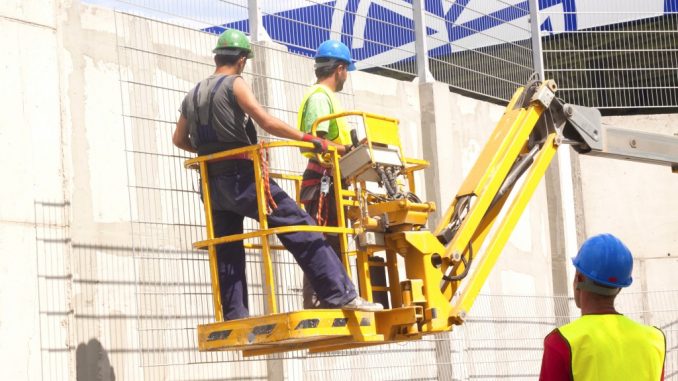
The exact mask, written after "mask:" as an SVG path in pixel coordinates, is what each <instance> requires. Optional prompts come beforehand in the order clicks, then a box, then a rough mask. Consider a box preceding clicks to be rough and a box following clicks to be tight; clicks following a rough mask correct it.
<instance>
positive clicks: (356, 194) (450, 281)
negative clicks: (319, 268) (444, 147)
mask: <svg viewBox="0 0 678 381" xmlns="http://www.w3.org/2000/svg"><path fill="white" fill-rule="evenodd" d="M556 92H557V86H556V84H555V82H553V81H552V80H548V81H543V82H542V81H537V80H535V81H532V82H530V83H528V84H527V85H526V86H524V87H521V88H519V89H518V90H517V91H516V92H515V94H514V95H513V98H512V99H511V101H510V102H509V104H508V106H507V107H506V110H505V112H504V114H503V116H502V118H501V120H500V121H499V123H498V125H497V127H496V128H495V130H494V132H493V133H492V135H491V136H490V139H489V140H488V142H487V143H486V145H485V147H484V149H483V150H482V152H481V153H480V156H479V157H478V159H477V161H476V163H475V165H474V167H473V168H472V170H471V172H470V173H469V174H468V176H467V177H466V179H465V181H464V182H463V184H462V186H461V188H460V190H459V192H458V193H457V195H456V197H455V199H454V201H453V202H452V205H450V207H449V208H448V209H447V211H446V212H445V214H444V215H443V217H442V219H441V221H440V223H439V224H438V226H436V227H435V229H434V230H428V229H427V228H426V224H427V220H428V216H429V214H430V213H431V212H433V211H434V210H435V205H434V204H433V203H430V202H422V201H420V200H419V198H418V197H417V196H416V195H415V186H414V173H415V172H416V171H418V170H421V169H424V168H426V167H427V166H428V163H427V162H425V161H423V160H417V159H411V158H406V157H405V156H404V154H403V150H402V146H401V143H400V139H399V135H398V121H397V120H396V119H393V118H389V117H385V116H379V115H374V114H369V113H364V112H357V111H352V112H344V113H340V114H334V115H329V116H327V117H324V118H321V119H319V120H317V121H316V122H315V124H314V127H313V132H315V128H316V126H317V125H318V123H320V122H322V121H325V120H329V119H335V118H343V117H348V116H351V117H358V118H361V119H362V125H363V127H364V137H365V139H363V140H362V142H360V144H357V143H358V142H357V139H356V142H354V143H356V146H357V147H356V148H355V149H353V150H352V151H351V152H349V153H348V154H346V155H345V156H343V157H341V158H340V157H339V155H337V153H336V151H335V150H334V149H330V152H329V153H328V154H326V155H323V156H320V155H319V156H318V159H319V160H320V161H321V162H322V163H324V164H325V165H326V166H327V167H328V170H329V171H331V172H332V174H333V178H335V179H342V180H343V181H344V183H345V184H347V185H348V186H347V187H346V188H345V189H342V187H341V186H342V184H341V182H340V181H335V182H334V184H333V186H334V191H335V194H336V195H340V196H337V197H336V208H337V217H338V221H339V225H338V226H286V227H278V228H269V227H268V225H267V221H266V214H265V211H266V198H265V194H264V186H263V183H262V181H263V180H262V170H261V164H262V159H261V157H260V155H259V151H260V149H261V147H260V146H250V147H244V148H239V149H235V150H230V151H224V152H220V153H216V154H212V155H206V156H200V157H197V158H195V159H191V160H188V161H186V167H189V168H196V169H199V170H200V175H201V176H200V177H201V182H202V189H203V191H204V192H205V193H204V197H203V199H204V201H205V203H204V206H205V215H206V228H207V239H206V240H204V241H200V242H196V243H194V247H196V248H198V249H206V250H208V252H209V262H210V274H211V282H212V294H213V302H214V314H215V320H216V322H214V323H211V324H205V325H200V326H198V339H199V349H200V350H201V351H214V350H242V351H243V354H244V355H245V356H254V355H264V354H269V353H276V352H284V351H290V350H298V349H309V350H310V351H311V352H323V351H333V350H341V349H347V348H355V347H361V346H367V345H375V344H384V343H390V342H397V341H405V340H416V339H420V338H421V337H422V336H423V335H426V334H433V333H438V332H444V331H448V330H450V329H451V328H452V326H453V325H455V324H462V323H463V322H464V320H465V318H466V314H467V313H468V311H469V310H470V308H471V306H472V305H473V302H474V301H475V298H476V296H477V295H478V293H479V291H480V289H481V288H482V285H483V284H484V282H485V280H486V279H487V277H488V276H489V273H490V271H491V269H492V267H493V266H494V264H495V263H496V261H497V259H498V257H499V254H500V253H501V251H502V249H503V248H504V246H505V244H506V242H507V241H508V239H509V237H510V234H511V232H512V231H513V228H514V227H515V225H516V223H517V222H518V220H519V218H520V216H521V214H522V212H523V211H524V209H525V207H526V205H527V203H528V201H529V200H530V198H531V197H532V194H533V193H534V191H535V189H536V187H537V185H538V184H539V182H540V180H541V178H542V177H543V176H544V174H545V172H546V169H547V167H548V165H549V163H550V162H551V160H552V158H553V156H554V155H555V153H556V151H557V149H558V147H559V146H560V145H563V144H568V145H572V146H573V148H574V149H575V150H577V151H578V152H580V153H584V154H594V155H603V156H609V157H617V158H623V159H629V160H636V161H645V162H651V163H658V164H666V165H670V166H671V168H672V170H673V171H674V172H677V171H678V138H676V137H672V136H663V135H656V134H648V133H643V132H637V131H628V130H621V129H617V128H610V127H603V126H601V125H600V113H599V112H598V110H596V109H592V108H586V107H581V106H576V105H569V104H563V103H562V101H560V100H559V99H557V98H556V96H555V94H556ZM263 146H264V147H266V148H268V149H276V148H278V147H290V146H292V147H300V148H301V147H304V148H311V144H310V143H303V142H292V141H286V142H275V143H267V144H263ZM238 154H247V155H249V157H250V158H251V159H252V160H253V162H254V168H255V178H256V181H257V184H256V189H257V197H258V204H259V227H260V228H259V230H257V231H254V232H248V233H244V234H238V235H232V236H226V237H215V236H214V230H213V226H212V210H211V203H210V196H209V186H208V185H209V184H208V176H207V164H208V163H209V162H213V161H218V160H219V159H223V158H224V157H227V156H232V155H238ZM271 177H274V178H276V177H279V178H286V179H290V180H294V181H296V184H297V193H298V187H299V184H300V178H299V177H298V176H297V177H295V176H290V175H276V174H271ZM521 177H524V179H523V181H522V183H521V184H520V186H519V187H517V188H516V185H517V183H518V179H519V178H521ZM370 183H377V184H378V185H379V187H380V189H382V190H385V193H383V191H382V193H376V192H374V190H373V188H374V186H373V185H372V186H371V185H370ZM405 183H406V184H407V186H405ZM514 188H516V189H514ZM509 201H510V202H509ZM346 220H349V221H350V224H346ZM291 231H315V232H323V233H334V234H337V235H338V236H339V238H340V246H341V255H342V259H343V262H344V265H345V266H346V268H347V269H349V270H350V266H349V263H350V259H351V257H353V256H355V266H356V269H357V275H358V282H357V283H358V285H359V286H360V287H359V289H360V295H361V296H362V297H363V298H365V299H367V300H370V301H372V300H373V295H375V294H376V293H381V294H382V295H383V294H384V293H386V295H388V299H387V304H389V305H390V306H393V308H386V309H384V310H383V311H380V312H361V311H347V310H341V309H313V310H302V311H287V312H281V311H278V307H277V303H276V290H275V281H274V279H273V265H272V262H271V255H270V252H271V250H279V249H281V247H277V246H273V245H272V244H271V243H270V242H269V236H270V235H271V234H283V233H286V232H291ZM349 237H351V238H352V239H355V250H352V251H350V250H351V249H349V241H348V240H349ZM240 240H242V241H246V242H245V247H246V248H250V249H260V250H261V255H262V262H263V269H264V277H265V294H266V306H265V307H266V314H265V315H262V316H255V317H250V318H246V319H239V320H231V321H223V315H222V308H221V299H220V293H219V277H218V274H217V262H216V246H217V245H219V244H222V243H226V242H233V241H240ZM252 241H254V243H252ZM375 253H384V257H385V258H384V259H382V260H381V261H375V260H374V256H373V254H375ZM399 257H402V259H401V261H400V262H399V260H398V258H399ZM399 263H400V264H399ZM403 264H404V266H403ZM371 267H380V268H382V269H383V271H384V272H385V275H386V279H387V284H386V285H384V284H381V283H380V284H379V285H376V284H373V282H372V279H371V271H370V269H371ZM472 268H473V269H472ZM471 269H472V271H470V270H471ZM350 273H351V272H350V271H349V274H350Z"/></svg>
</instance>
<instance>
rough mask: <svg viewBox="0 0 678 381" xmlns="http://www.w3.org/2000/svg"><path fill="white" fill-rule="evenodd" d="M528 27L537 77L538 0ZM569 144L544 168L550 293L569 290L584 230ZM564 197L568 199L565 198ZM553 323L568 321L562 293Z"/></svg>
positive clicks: (540, 63) (533, 0) (540, 68)
mask: <svg viewBox="0 0 678 381" xmlns="http://www.w3.org/2000/svg"><path fill="white" fill-rule="evenodd" d="M529 6H530V31H531V37H532V61H533V65H534V71H535V72H536V73H537V74H538V75H539V79H540V80H546V77H545V73H544V51H543V49H542V45H541V30H540V27H541V21H540V19H539V0H529ZM570 151H571V148H569V147H561V149H559V150H558V153H557V155H556V157H554V158H553V161H552V162H551V165H550V166H549V169H548V170H547V171H546V177H545V178H544V183H545V185H546V200H547V204H548V218H549V226H550V232H549V233H550V234H549V235H550V237H549V238H550V240H551V277H552V281H551V283H552V286H553V294H554V296H559V295H563V296H567V295H569V294H570V292H571V290H570V289H571V286H570V281H569V280H568V277H567V263H568V258H570V257H572V256H574V254H573V253H576V251H577V247H578V245H579V243H580V242H581V241H582V235H583V234H584V231H585V229H584V226H583V219H582V218H581V217H578V216H583V213H584V210H583V206H582V194H581V185H580V184H579V183H578V181H579V178H580V173H579V157H578V156H576V155H574V156H573V155H572V153H571V152H570ZM566 200H568V201H566ZM569 200H571V201H569ZM553 304H554V305H553V310H554V314H555V317H556V320H555V324H556V325H557V326H560V325H563V324H565V323H567V322H568V321H569V315H570V304H569V301H568V299H567V298H566V297H563V298H553Z"/></svg>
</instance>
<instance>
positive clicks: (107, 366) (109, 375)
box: [75, 339, 115, 381]
mask: <svg viewBox="0 0 678 381" xmlns="http://www.w3.org/2000/svg"><path fill="white" fill-rule="evenodd" d="M75 367H76V372H77V376H76V379H77V380H78V381H115V372H114V371H113V367H111V361H110V360H109V359H108V352H106V351H105V350H104V347H103V346H102V345H101V343H100V342H99V340H97V339H91V340H90V341H89V342H88V343H87V344H85V343H80V344H79V345H78V349H77V350H76V352H75Z"/></svg>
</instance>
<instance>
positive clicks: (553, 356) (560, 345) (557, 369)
mask: <svg viewBox="0 0 678 381" xmlns="http://www.w3.org/2000/svg"><path fill="white" fill-rule="evenodd" d="M539 380H540V381H571V380H572V352H571V351H570V345H569V344H568V343H567V341H566V340H565V338H564V337H563V336H562V335H561V334H560V331H558V329H554V330H553V331H551V333H549V334H548V336H546V338H545V339H544V355H543V357H542V359H541V373H540V374H539Z"/></svg>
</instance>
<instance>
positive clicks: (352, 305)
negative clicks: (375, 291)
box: [341, 296, 384, 312]
mask: <svg viewBox="0 0 678 381" xmlns="http://www.w3.org/2000/svg"><path fill="white" fill-rule="evenodd" d="M341 309H342V310H353V311H365V312H375V311H381V310H383V309H384V306H382V305H381V304H379V303H372V302H368V301H367V300H365V299H363V298H361V297H359V296H356V298H355V299H353V300H351V301H350V302H348V303H346V304H344V305H343V306H341Z"/></svg>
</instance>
